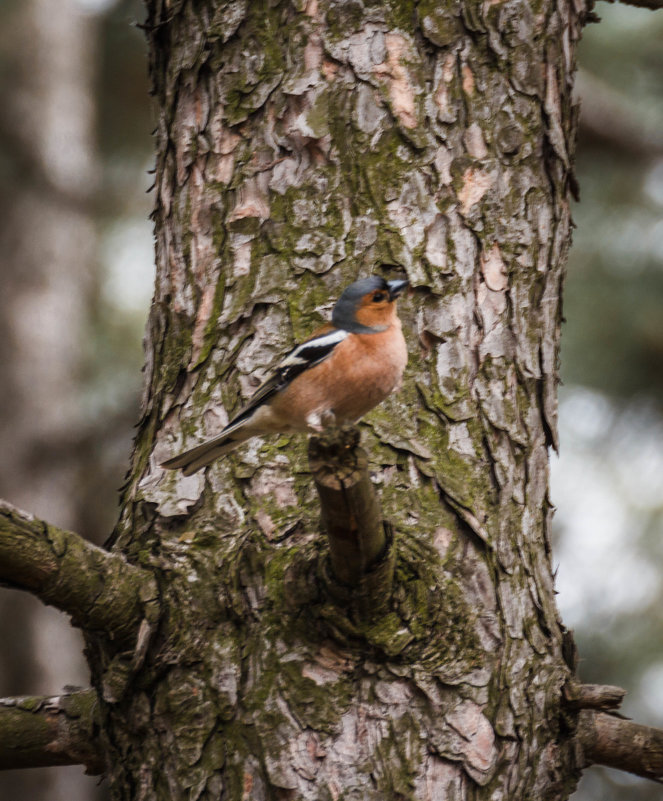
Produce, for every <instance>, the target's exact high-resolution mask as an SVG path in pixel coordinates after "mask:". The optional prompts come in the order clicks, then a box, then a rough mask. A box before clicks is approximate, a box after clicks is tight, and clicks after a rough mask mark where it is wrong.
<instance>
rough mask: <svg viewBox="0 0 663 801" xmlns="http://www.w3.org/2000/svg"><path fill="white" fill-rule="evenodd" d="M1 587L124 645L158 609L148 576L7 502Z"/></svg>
mask: <svg viewBox="0 0 663 801" xmlns="http://www.w3.org/2000/svg"><path fill="white" fill-rule="evenodd" d="M0 582H2V583H3V584H5V585H6V586H9V587H13V588H15V589H20V590H26V591H27V592H30V593H32V594H33V595H36V596H37V597H38V598H40V599H41V600H42V601H43V602H44V603H46V604H51V605H52V606H55V607H56V608H57V609H60V610H62V611H63V612H67V613H68V614H69V615H71V619H72V623H73V625H75V626H78V627H79V628H82V629H84V630H85V631H88V632H97V633H101V634H103V635H105V636H107V637H109V638H110V639H112V640H115V641H118V642H122V643H124V642H127V641H130V640H131V639H133V638H135V635H136V633H137V631H138V628H139V626H140V623H141V621H142V620H143V619H144V617H145V616H146V615H149V616H153V615H154V614H155V609H156V598H157V591H156V584H155V581H154V579H153V577H152V576H151V574H150V573H148V572H147V571H146V570H143V569H142V568H139V567H136V566H135V565H130V564H129V563H128V562H127V561H126V559H125V558H124V557H123V556H121V555H120V554H113V553H109V552H107V551H104V550H102V549H101V548H98V547H97V546H95V545H92V544H91V543H89V542H87V541H86V540H84V539H83V538H82V537H79V536H78V534H73V533H72V532H71V531H63V530H62V529H59V528H56V527H55V526H52V525H50V524H48V523H46V522H44V521H43V520H37V519H36V518H34V517H32V515H29V514H27V513H26V512H22V511H21V510H19V509H16V508H14V507H13V506H11V505H10V504H8V503H6V502H4V501H0Z"/></svg>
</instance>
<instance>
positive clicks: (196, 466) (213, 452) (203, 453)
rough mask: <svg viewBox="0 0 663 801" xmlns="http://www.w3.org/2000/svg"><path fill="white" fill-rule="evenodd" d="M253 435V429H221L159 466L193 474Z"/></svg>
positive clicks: (187, 474) (186, 474)
mask: <svg viewBox="0 0 663 801" xmlns="http://www.w3.org/2000/svg"><path fill="white" fill-rule="evenodd" d="M254 435H255V431H247V430H246V429H245V428H241V427H238V428H236V429H234V430H231V431H227V430H224V431H222V432H221V433H220V434H219V436H218V437H214V439H210V440H208V441H207V442H203V444H202V445H197V446H196V447H195V448H191V450H188V451H184V453H180V454H178V455H177V456H174V457H173V458H172V459H167V460H166V461H165V462H162V463H161V467H165V468H166V469H167V470H176V469H177V468H182V472H183V473H184V475H185V476H190V475H193V473H195V472H196V471H198V470H200V468H201V467H205V466H206V465H208V464H211V463H212V462H213V461H214V460H215V459H218V458H219V456H223V455H224V453H228V452H229V451H232V450H234V449H235V448H236V447H237V446H238V445H240V444H241V443H242V442H244V441H245V440H247V439H250V438H251V437H252V436H254Z"/></svg>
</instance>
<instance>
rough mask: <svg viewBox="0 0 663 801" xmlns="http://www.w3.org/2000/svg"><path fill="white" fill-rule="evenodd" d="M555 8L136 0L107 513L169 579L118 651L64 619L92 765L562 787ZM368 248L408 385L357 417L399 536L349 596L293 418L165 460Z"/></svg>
mask: <svg viewBox="0 0 663 801" xmlns="http://www.w3.org/2000/svg"><path fill="white" fill-rule="evenodd" d="M581 9H582V5H581V4H578V5H574V4H571V3H570V2H568V1H567V0H543V2H541V3H538V4H534V5H530V4H528V3H526V2H520V0H513V1H512V2H499V0H498V2H490V3H483V4H478V3H476V2H473V1H472V0H465V2H458V3H454V4H452V5H449V6H447V7H443V6H441V5H440V4H436V3H432V2H428V0H422V1H421V2H419V3H411V2H406V3H402V2H381V3H376V2H365V3H361V2H359V1H358V0H355V1H354V2H353V1H352V0H349V1H348V2H337V3H335V2H325V1H324V0H309V2H295V3H285V2H278V1H277V0H275V1H274V2H252V3H246V2H242V0H235V1H234V2H210V1H209V0H208V1H207V2H198V3H195V4H193V3H188V2H169V3H164V2H161V0H150V2H148V29H149V38H150V46H151V70H152V78H153V82H154V90H155V94H156V97H157V101H158V103H159V107H160V119H159V126H158V134H157V182H156V192H157V195H156V207H155V212H154V219H155V226H156V240H157V285H156V295H155V301H154V305H153V308H152V313H151V317H150V322H149V326H148V337H147V343H146V356H147V371H146V385H145V396H144V406H143V417H142V420H141V423H140V426H139V429H138V436H137V440H136V447H135V452H134V457H133V463H132V467H131V472H130V477H129V481H128V484H127V487H126V490H125V493H124V499H123V512H122V516H121V519H120V522H119V524H118V527H117V530H116V532H115V536H114V544H115V547H116V548H120V549H122V550H123V551H124V552H125V553H127V555H128V556H129V558H130V559H132V560H134V561H137V562H139V563H142V564H144V565H145V566H148V567H151V568H152V569H154V570H156V571H157V572H158V575H159V577H160V582H161V587H162V602H163V604H164V610H165V611H164V616H163V619H162V621H161V624H160V627H159V631H158V633H157V635H156V636H155V637H154V638H153V640H152V642H151V645H150V648H149V649H148V651H147V654H146V656H145V658H144V661H143V660H142V658H141V660H140V661H139V662H138V663H137V662H136V658H135V657H131V655H125V656H122V655H120V656H115V657H114V658H112V659H111V656H112V655H111V654H110V653H108V652H106V651H105V649H104V647H103V646H102V645H101V644H99V643H97V642H95V641H94V640H92V639H91V640H90V648H91V661H92V664H93V673H94V680H95V683H96V685H97V687H98V688H99V689H100V691H101V692H103V693H104V697H105V700H106V703H105V704H104V709H103V715H104V729H105V738H106V740H105V743H106V749H107V752H108V755H109V759H110V762H111V768H110V779H111V787H112V788H113V793H114V797H115V798H117V799H144V800H146V799H184V798H186V799H219V798H223V799H233V800H234V799H237V801H239V799H248V798H250V799H267V798H269V799H277V798H278V799H286V798H292V799H311V801H313V800H314V799H315V801H320V799H340V798H343V799H362V800H363V801H367V799H376V801H377V799H380V800H381V801H383V800H384V799H395V798H407V799H440V800H441V799H450V798H454V799H456V800H459V799H470V798H471V799H491V801H498V800H503V801H506V800H507V799H508V801H518V800H519V799H523V800H524V799H537V801H545V799H564V798H567V797H568V795H569V793H570V792H571V790H572V789H573V787H574V785H575V781H576V779H577V770H578V768H577V764H576V757H575V751H574V747H573V740H572V738H571V734H572V732H570V731H569V730H568V729H567V728H566V727H565V725H564V724H563V722H562V716H561V713H560V691H561V687H562V685H563V684H564V682H565V681H566V680H567V678H568V677H569V675H570V669H569V667H568V666H567V664H566V661H565V659H564V653H563V646H564V642H565V637H564V630H563V627H562V626H561V624H560V621H559V619H558V614H557V611H556V608H555V602H554V597H553V582H552V576H551V566H550V558H549V556H550V554H549V532H550V516H551V506H550V503H549V500H548V496H547V488H548V448H549V446H550V445H552V444H555V438H556V385H557V372H556V359H557V351H558V340H559V323H560V318H561V307H560V291H561V281H562V276H563V268H564V261H565V257H566V251H567V248H568V244H569V236H570V216H569V205H568V191H569V184H570V183H571V182H572V175H571V166H570V165H571V160H572V150H573V142H574V136H575V113H574V109H573V106H572V101H571V85H572V79H573V71H574V65H575V46H576V42H577V39H578V36H579V27H580V22H581V19H580V13H581ZM383 263H386V264H392V265H394V266H395V267H400V268H403V269H404V270H405V271H406V272H407V274H408V276H409V278H410V281H411V283H412V285H413V287H414V293H413V294H412V295H411V296H410V298H409V299H405V300H404V301H403V302H402V304H401V305H402V311H401V316H402V318H403V319H404V323H405V325H404V328H405V330H406V335H407V339H408V344H409V350H410V362H409V367H408V371H407V374H406V381H405V386H404V389H403V391H402V392H401V393H400V394H399V395H398V396H396V397H393V398H391V399H390V400H389V401H388V402H386V403H384V404H383V405H382V406H381V407H380V408H379V409H378V410H376V411H375V412H373V413H371V414H370V415H369V416H368V418H367V420H366V421H365V423H364V424H363V426H362V428H363V432H364V445H365V447H366V449H367V451H368V453H369V455H370V458H371V460H372V469H373V471H374V473H375V476H376V481H377V482H378V484H379V488H380V492H381V502H382V506H383V509H384V513H385V516H386V517H387V518H388V519H389V520H390V521H391V523H392V524H393V527H394V530H395V532H396V547H397V563H396V573H395V590H394V595H393V598H392V599H391V601H390V604H389V612H388V613H387V614H386V615H383V616H382V617H381V618H380V619H379V620H370V619H369V620H357V619H351V618H350V617H348V615H346V614H345V612H344V609H343V608H342V607H340V606H338V605H337V604H336V603H335V602H334V601H333V599H332V597H331V596H330V595H329V593H328V591H327V588H326V585H325V582H324V575H325V564H326V551H325V544H324V541H323V538H322V537H321V536H320V535H319V533H318V519H317V517H318V508H317V503H316V500H315V490H314V487H313V485H312V483H311V481H310V477H309V476H308V475H307V470H308V468H307V465H306V458H305V452H306V451H305V442H304V439H305V438H304V437H301V436H300V437H294V438H287V437H272V438H269V439H265V440H259V441H258V440H256V441H253V442H252V443H250V444H249V445H248V446H246V447H244V448H243V449H241V450H240V451H238V452H237V454H236V455H235V456H232V457H228V458H225V459H223V460H221V461H219V462H218V463H216V464H215V465H214V466H213V467H211V468H210V469H209V470H207V471H205V472H204V473H198V474H196V475H194V476H192V477H190V478H183V477H182V476H181V475H180V474H179V473H164V472H163V471H162V470H160V469H159V468H158V463H159V461H161V460H162V459H164V458H165V457H167V456H169V455H171V454H172V453H173V452H175V451H176V450H177V449H179V448H181V447H182V446H190V445H192V444H194V442H196V441H198V440H199V439H201V438H203V437H204V436H210V435H212V434H214V433H216V432H217V431H218V430H219V429H220V428H221V427H222V425H223V424H224V423H225V422H226V420H227V417H228V416H229V415H230V414H231V413H232V412H233V411H234V410H236V408H237V407H238V405H239V404H240V403H241V401H242V399H244V398H246V397H247V396H248V395H249V394H250V393H251V392H252V391H253V389H254V387H255V385H256V383H257V382H258V380H259V379H260V378H261V377H262V376H263V375H264V372H265V369H266V366H267V365H269V363H270V362H271V361H273V360H274V359H276V358H277V357H279V356H281V355H282V354H283V353H284V351H285V350H286V349H287V348H289V347H290V346H291V345H292V344H293V342H294V341H296V340H298V339H301V338H302V337H304V336H305V335H306V334H308V333H309V332H310V331H311V330H312V329H313V328H314V327H315V326H316V325H317V324H318V323H319V322H320V321H321V320H322V319H323V318H324V317H325V315H327V314H328V312H329V310H330V308H331V302H332V300H333V299H334V298H336V297H338V295H339V293H340V291H341V289H342V288H343V287H344V286H345V285H347V284H348V283H349V282H350V281H352V280H353V279H355V278H356V277H357V276H359V275H366V274H369V273H371V272H373V271H374V270H375V269H376V265H379V264H383ZM123 660H124V661H123ZM132 660H133V661H132ZM136 664H142V667H141V669H140V670H139V672H138V674H137V675H136V676H135V677H134V678H133V681H132V683H130V684H127V683H126V681H121V680H120V679H119V678H118V677H122V676H126V675H127V672H128V671H129V666H130V665H132V666H133V667H134V668H135V666H136Z"/></svg>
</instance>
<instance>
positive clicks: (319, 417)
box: [306, 409, 336, 434]
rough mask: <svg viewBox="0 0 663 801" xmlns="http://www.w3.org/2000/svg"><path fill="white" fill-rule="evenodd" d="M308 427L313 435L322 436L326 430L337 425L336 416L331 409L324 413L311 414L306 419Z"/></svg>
mask: <svg viewBox="0 0 663 801" xmlns="http://www.w3.org/2000/svg"><path fill="white" fill-rule="evenodd" d="M306 425H307V426H308V430H309V431H310V432H311V433H312V434H322V432H323V431H325V430H326V429H328V428H333V427H334V426H335V425H336V415H335V414H334V412H332V411H331V409H327V410H325V411H324V412H311V414H309V415H308V416H307V418H306Z"/></svg>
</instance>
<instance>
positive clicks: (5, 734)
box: [0, 690, 104, 774]
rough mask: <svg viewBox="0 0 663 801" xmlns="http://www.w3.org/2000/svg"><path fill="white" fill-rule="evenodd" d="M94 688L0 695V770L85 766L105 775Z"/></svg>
mask: <svg viewBox="0 0 663 801" xmlns="http://www.w3.org/2000/svg"><path fill="white" fill-rule="evenodd" d="M96 708H97V696H96V693H95V692H94V690H84V691H82V692H74V693H66V694H64V695H58V696H54V697H51V698H48V697H44V696H32V697H21V698H1V699H0V770H11V769H13V768H43V767H51V766H53V765H85V767H86V773H91V774H98V773H103V770H104V763H103V758H102V755H101V750H100V748H99V743H98V738H97V734H96V732H97V725H96V720H95V714H96Z"/></svg>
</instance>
